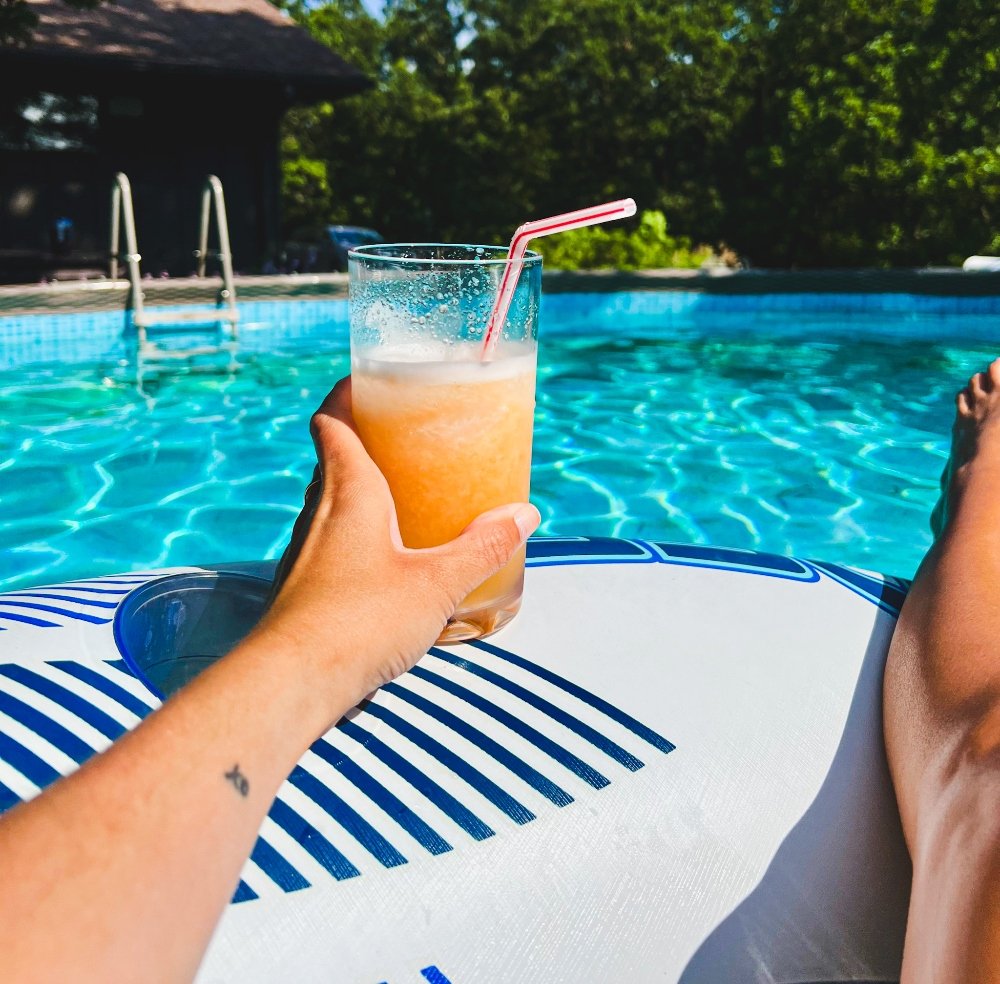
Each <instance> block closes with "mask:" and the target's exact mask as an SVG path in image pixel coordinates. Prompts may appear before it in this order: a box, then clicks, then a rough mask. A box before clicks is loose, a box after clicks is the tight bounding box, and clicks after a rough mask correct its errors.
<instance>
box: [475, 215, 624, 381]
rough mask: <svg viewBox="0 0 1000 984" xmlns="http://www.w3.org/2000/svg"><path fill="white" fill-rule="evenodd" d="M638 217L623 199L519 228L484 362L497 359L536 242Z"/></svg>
mask: <svg viewBox="0 0 1000 984" xmlns="http://www.w3.org/2000/svg"><path fill="white" fill-rule="evenodd" d="M630 215H635V202H634V201H633V200H632V199H631V198H622V199H621V200H620V201H617V202H607V203H606V204H604V205H592V206H591V207H590V208H581V209H577V211H575V212H566V213H564V214H563V215H553V216H552V217H551V218H548V219H536V220H535V221H534V222H525V223H524V225H522V226H518V229H517V232H515V233H514V238H513V239H511V241H510V250H508V252H507V260H508V262H507V264H506V266H505V267H504V271H503V278H502V279H501V281H500V289H499V290H498V291H497V299H496V303H495V304H494V305H493V310H492V312H491V313H490V320H489V322H488V323H487V325H486V337H485V338H484V339H483V350H482V359H483V361H484V362H487V361H489V360H490V359H491V358H493V353H494V351H495V350H496V347H497V342H498V341H499V340H500V333H501V331H503V326H504V324H505V323H506V321H507V312H508V311H509V310H510V302H511V301H512V300H513V299H514V291H515V289H516V288H517V281H518V278H519V277H520V276H521V267H522V266H523V265H524V264H523V263H522V262H521V261H522V260H523V259H524V253H525V250H526V249H527V248H528V243H529V242H531V240H532V239H537V238H538V237H539V236H551V235H552V234H553V233H554V232H568V231H569V230H570V229H582V228H583V227H584V226H591V225H598V224H599V223H601V222H613V221H614V220H615V219H627V218H628V217H629V216H630Z"/></svg>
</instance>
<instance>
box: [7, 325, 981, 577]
mask: <svg viewBox="0 0 1000 984" xmlns="http://www.w3.org/2000/svg"><path fill="white" fill-rule="evenodd" d="M991 320H992V319H989V318H986V317H978V316H953V317H947V316H929V315H914V314H901V315H900V316H899V317H895V318H894V317H893V316H891V315H887V314H885V313H879V314H877V315H875V314H867V313H863V312H858V313H852V314H849V315H843V314H842V315H837V316H831V315H822V314H813V315H809V314H807V313H801V312H788V313H785V314H782V315H780V316H778V315H767V316H764V315H755V316H749V315H741V314H739V313H732V314H725V315H724V314H714V315H711V316H708V317H705V318H698V317H697V316H692V317H687V316H685V317H683V318H664V319H660V320H657V319H652V320H651V319H650V318H648V317H647V318H644V319H638V320H637V321H636V322H635V324H630V323H629V319H628V318H623V317H621V316H616V317H614V318H613V319H610V318H609V319H605V323H603V324H601V323H595V322H594V319H592V318H588V319H586V320H585V321H581V322H579V323H577V322H575V321H574V320H573V318H572V317H571V316H570V317H565V318H556V319H549V320H548V321H546V324H545V328H544V329H543V331H544V337H543V340H542V344H541V350H540V364H539V383H538V408H537V418H536V432H535V452H534V464H533V470H532V497H533V499H534V501H535V502H536V503H537V504H538V506H539V507H540V509H541V511H542V516H543V526H542V532H544V533H550V534H591V535H615V536H625V537H644V538H659V539H671V540H678V541H682V542H689V543H712V544H718V545H724V546H735V547H745V548H755V549H760V550H768V551H773V552H777V553H788V554H796V555H798V556H802V557H813V558H819V559H824V560H831V561H838V562H842V563H847V564H853V565H856V566H862V567H868V568H871V569H876V570H881V571H885V572H887V573H893V574H899V575H903V576H909V575H912V573H913V571H914V570H915V568H916V565H917V564H918V562H919V560H920V557H921V556H922V554H923V552H924V551H925V550H926V548H927V546H928V545H929V543H930V533H929V530H928V526H927V518H928V515H929V512H930V509H931V507H932V505H933V503H934V501H935V499H936V497H937V483H938V476H939V474H940V472H941V468H942V466H943V464H944V461H945V458H946V455H947V446H948V432H949V429H950V423H951V417H952V412H953V410H952V408H953V396H954V393H955V391H956V389H957V388H959V387H960V386H961V385H962V384H963V383H964V382H965V380H966V379H967V377H968V376H969V374H970V373H971V372H973V371H975V370H976V369H979V368H981V367H982V366H984V365H985V364H986V363H987V362H988V361H989V359H990V358H992V355H993V349H992V347H991V346H990V344H989V342H988V340H987V339H988V338H989V337H990V334H991V333H992V332H993V331H994V326H993V324H992V323H991ZM550 321H551V323H550ZM977 339H978V340H977ZM347 368H348V351H347V339H346V333H345V332H344V330H343V324H342V319H341V322H339V323H338V324H337V326H336V327H334V328H331V330H330V332H329V333H328V337H319V336H317V334H316V333H313V334H312V336H311V337H310V339H309V344H308V348H305V347H303V346H302V345H301V344H295V343H293V342H290V343H289V345H288V347H287V348H282V347H281V346H277V347H276V349H275V350H273V351H270V352H266V353H258V354H255V355H252V356H250V357H249V358H248V361H247V364H246V365H245V366H244V367H243V369H242V370H241V371H240V372H238V373H236V374H234V375H224V374H217V375H208V374H194V375H190V374H189V375H184V374H178V375H172V376H169V377H162V378H160V379H159V380H156V381H154V382H153V383H152V384H151V385H150V386H149V387H148V390H147V393H146V394H141V393H139V392H137V390H136V389H135V387H134V385H132V384H130V383H129V382H128V380H127V371H125V370H122V369H120V368H109V367H108V366H106V365H99V364H96V363H82V364H79V365H70V366H63V365H60V366H48V367H46V366H41V367H35V368H31V367H22V368H18V369H11V370H7V371H5V372H0V585H3V586H4V587H14V586H25V585H29V584H37V583H41V582H45V581H54V580H64V579H69V578H73V577H82V576H92V575H95V574H99V573H109V572H114V571H126V570H130V569H132V570H137V569H143V568H149V567H159V566H166V565H182V564H201V563H211V562H216V561H233V560H249V559H259V558H273V557H276V556H278V555H279V554H280V552H281V550H282V548H283V546H284V544H285V542H286V541H287V538H288V535H289V532H290V530H291V526H292V522H293V520H294V518H295V516H296V514H297V510H298V507H299V504H300V503H301V500H302V491H303V488H304V486H305V485H306V483H307V482H308V480H309V476H310V474H311V471H312V467H313V456H312V447H311V444H310V440H309V433H308V421H309V415H310V413H311V412H312V410H313V409H314V408H315V407H316V406H317V405H318V404H319V402H320V401H321V400H322V398H323V396H324V395H325V393H326V392H327V390H328V389H329V388H330V386H331V385H332V384H333V382H334V381H335V380H336V379H337V378H338V377H340V376H341V375H343V374H345V373H346V372H347Z"/></svg>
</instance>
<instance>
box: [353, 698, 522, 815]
mask: <svg viewBox="0 0 1000 984" xmlns="http://www.w3.org/2000/svg"><path fill="white" fill-rule="evenodd" d="M365 711H366V712H367V713H368V714H372V715H374V716H375V717H377V718H379V720H381V721H384V722H385V723H386V724H388V725H389V726H390V727H391V728H394V729H395V730H396V731H398V732H399V733H400V734H401V735H402V736H403V737H404V738H409V739H410V741H412V742H413V744H414V745H416V746H418V747H419V748H422V749H423V750H424V751H425V752H427V754H428V755H432V756H433V757H434V758H436V759H437V760H438V761H439V762H440V763H441V764H442V765H443V766H444V767H445V768H446V769H451V771H452V772H454V773H455V775H457V776H459V777H460V778H462V779H464V780H465V781H466V782H467V783H468V784H469V785H470V786H472V788H473V789H476V790H478V791H479V792H480V793H482V794H483V796H485V797H486V798H487V799H488V800H489V801H490V802H491V803H492V804H493V805H494V806H496V807H497V808H498V809H500V810H502V811H503V812H504V813H506V814H507V816H508V817H510V818H511V820H513V821H514V822H515V823H520V824H524V823H528V822H530V821H531V820H534V819H535V814H534V813H532V812H531V810H529V809H528V808H527V807H526V806H525V805H524V804H523V803H519V802H518V801H517V800H516V799H514V797H513V796H511V795H510V794H509V793H506V792H504V790H502V789H501V788H500V787H499V786H498V785H497V784H496V783H495V782H493V780H492V779H488V778H487V777H486V776H484V775H483V774H482V773H481V772H480V771H479V770H478V769H474V768H473V767H472V766H471V765H469V764H468V762H466V761H465V760H464V759H462V758H459V756H457V755H456V754H455V753H454V752H452V751H450V750H449V749H447V748H445V747H444V745H442V744H441V743H440V742H439V741H435V740H434V739H433V738H431V737H430V736H429V735H425V734H424V733H423V731H421V730H420V729H419V728H415V727H414V726H413V725H412V724H410V722H409V721H406V720H405V719H404V718H401V717H400V716H399V715H398V714H393V712H392V711H389V710H386V709H385V708H384V707H380V706H379V705H378V704H375V703H369V704H367V705H366V707H365Z"/></svg>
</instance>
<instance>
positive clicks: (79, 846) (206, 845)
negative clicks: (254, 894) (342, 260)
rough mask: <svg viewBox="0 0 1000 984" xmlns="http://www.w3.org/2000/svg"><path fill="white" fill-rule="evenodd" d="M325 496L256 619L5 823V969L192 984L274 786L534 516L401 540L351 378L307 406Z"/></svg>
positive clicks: (519, 509) (498, 562)
mask: <svg viewBox="0 0 1000 984" xmlns="http://www.w3.org/2000/svg"><path fill="white" fill-rule="evenodd" d="M312 430H313V438H314V441H315V444H316V449H317V454H318V457H319V461H320V467H321V469H322V472H323V494H322V498H321V500H320V503H319V506H318V508H317V511H316V515H315V517H314V519H313V522H312V524H311V527H310V530H309V533H308V535H307V536H306V539H305V542H304V544H303V546H302V550H301V552H300V554H299V556H298V557H297V559H296V561H295V564H294V566H293V567H292V570H291V571H290V573H289V576H288V579H287V581H286V583H285V586H284V587H283V588H282V590H281V592H280V594H279V595H278V597H277V599H276V600H275V603H274V605H273V606H272V608H271V610H270V611H269V612H268V614H267V616H266V617H265V618H264V620H263V621H262V622H261V624H260V625H259V626H258V627H257V628H256V629H255V630H254V632H253V633H251V635H250V636H248V637H247V639H246V640H244V641H243V642H242V643H241V644H240V645H239V646H237V647H236V649H234V650H233V651H232V652H231V653H229V654H228V655H227V656H225V657H224V658H223V659H221V660H219V662H218V663H216V664H215V665H214V666H213V667H211V668H210V669H209V670H207V671H206V672H205V673H203V674H202V675H201V676H200V677H199V678H198V679H197V680H195V681H194V682H193V683H191V684H190V685H188V686H187V687H186V688H185V689H184V690H183V691H182V692H181V693H179V694H178V695H177V696H176V697H174V698H172V699H171V700H170V701H168V702H167V703H165V704H164V706H163V707H162V708H161V709H160V710H158V711H157V712H156V713H155V714H153V715H151V716H150V717H149V718H148V719H147V720H146V721H145V722H143V724H141V725H140V726H139V727H138V728H137V729H136V730H135V731H134V732H132V733H131V734H129V735H126V736H124V737H123V738H122V739H121V740H119V741H118V742H116V743H115V745H114V746H112V747H111V748H110V749H109V750H108V751H107V752H105V753H104V754H103V755H101V756H98V757H97V758H96V759H94V760H92V761H91V762H89V763H87V764H86V765H85V766H83V767H82V768H81V769H80V770H79V771H78V772H76V773H75V774H74V775H72V776H70V777H69V778H67V779H65V780H62V781H61V782H59V783H57V784H56V785H54V786H53V787H52V788H51V789H49V790H47V791H46V792H45V793H44V794H42V795H41V796H39V797H37V798H36V799H35V800H33V801H31V802H30V803H26V804H24V805H22V806H19V807H16V808H15V809H14V810H12V811H11V812H10V813H9V814H8V815H7V816H6V817H4V818H3V819H2V820H0V871H3V891H2V892H0V978H2V979H4V980H18V981H30V980H42V979H44V980H58V979H65V980H70V979H71V980H74V981H86V980H93V981H101V982H108V981H117V980H126V979H129V980H134V979H136V975H137V974H139V975H140V976H141V977H142V978H143V979H144V980H162V981H180V980H189V979H190V978H191V977H192V976H193V975H194V973H195V971H196V970H197V967H198V964H199V962H200V960H201V956H202V954H203V953H204V950H205V947H206V946H207V944H208V941H209V939H210V937H211V934H212V931H213V929H214V927H215V923H216V922H217V920H218V918H219V916H220V914H221V912H222V910H223V908H224V907H225V905H226V903H227V901H228V900H229V898H230V897H231V895H232V893H233V891H234V889H235V887H236V883H237V880H238V877H239V871H240V869H241V867H242V865H243V863H244V861H245V859H246V857H247V856H248V854H249V853H250V850H251V848H252V847H253V843H254V840H255V838H256V836H257V830H258V828H259V826H260V824H261V822H262V821H263V818H264V816H265V814H266V812H267V810H268V808H269V807H270V805H271V802H272V800H273V798H274V796H275V793H276V792H277V790H278V787H279V786H280V784H281V782H282V781H283V780H284V778H285V777H286V776H287V775H288V773H289V772H290V771H291V769H292V767H293V766H294V764H295V762H296V761H297V760H298V758H299V757H300V756H301V755H302V754H303V753H304V752H305V750H306V749H307V748H308V746H309V745H310V744H311V743H312V741H314V740H315V739H316V738H317V737H319V736H320V735H321V734H323V733H324V732H325V731H327V730H328V729H329V728H330V727H331V726H332V725H333V724H335V723H336V721H337V720H339V718H340V717H341V716H342V715H343V714H344V713H345V712H346V711H347V710H349V709H350V708H351V707H353V706H354V705H355V704H356V703H357V702H358V701H359V700H361V699H362V698H363V697H364V696H365V695H367V694H369V693H371V692H372V691H374V690H376V689H377V688H378V687H379V686H381V685H382V684H383V683H385V682H387V681H388V680H390V679H392V678H393V677H394V676H397V675H398V674H400V673H402V672H404V671H405V670H407V669H408V668H409V667H410V666H412V665H413V664H414V663H415V662H416V660H417V659H418V658H419V657H420V656H421V655H423V653H424V652H426V650H427V647H428V646H430V645H431V644H432V643H433V642H434V640H435V638H436V637H437V635H438V633H439V632H440V630H441V629H442V627H443V626H444V624H445V622H446V620H447V618H448V616H449V615H450V614H451V612H452V611H454V608H455V606H456V605H457V604H458V602H459V601H460V600H461V599H462V598H463V597H464V596H465V595H466V594H467V593H468V592H469V591H470V590H472V589H473V588H474V587H475V586H476V585H478V584H479V583H480V582H482V581H483V580H485V578H486V577H488V576H489V575H491V574H492V573H494V572H495V571H496V570H498V569H499V568H500V567H501V566H502V565H503V564H504V563H505V562H506V561H507V559H508V558H509V557H510V556H511V554H513V552H514V550H516V549H517V548H518V547H519V546H520V545H521V543H523V541H524V539H525V538H526V536H527V535H528V533H529V532H530V531H531V530H532V529H534V527H535V526H536V525H537V523H538V518H539V517H538V513H537V510H535V509H534V507H532V506H528V505H526V504H522V505H513V506H505V507H502V508H500V509H496V510H492V511H491V512H490V513H487V514H485V515H484V516H481V517H480V518H479V519H477V520H475V521H474V522H473V523H472V524H470V526H469V527H468V529H466V531H465V532H464V533H463V534H462V535H461V536H460V537H458V538H457V539H456V540H454V541H452V542H451V543H449V544H446V545H444V546H442V547H436V548H433V549H430V550H420V551H416V550H408V549H406V548H405V547H403V546H402V543H401V540H400V537H399V531H398V527H397V526H396V519H395V511H394V509H393V505H392V498H391V496H390V495H389V490H388V487H387V486H386V484H385V480H384V479H383V478H382V476H381V474H380V473H379V472H378V469H377V468H376V467H375V465H374V464H373V463H372V461H371V459H370V458H369V457H368V455H367V454H366V453H365V451H364V449H363V448H362V446H361V442H360V440H359V439H358V437H357V434H356V432H355V431H354V428H353V423H352V421H351V417H350V384H349V382H348V381H344V382H342V383H340V384H338V386H337V388H336V389H335V390H334V392H333V393H331V395H330V396H329V397H328V398H327V400H326V402H325V403H324V404H323V406H322V407H321V408H320V410H319V411H318V412H317V414H316V415H315V416H314V418H313V424H312Z"/></svg>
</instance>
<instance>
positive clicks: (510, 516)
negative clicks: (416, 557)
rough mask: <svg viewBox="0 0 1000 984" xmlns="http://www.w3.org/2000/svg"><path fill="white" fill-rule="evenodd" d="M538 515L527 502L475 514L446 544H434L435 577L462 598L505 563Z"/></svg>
mask: <svg viewBox="0 0 1000 984" xmlns="http://www.w3.org/2000/svg"><path fill="white" fill-rule="evenodd" d="M541 520H542V517H541V516H540V515H539V512H538V510H537V509H536V508H535V507H534V506H533V505H531V503H528V502H521V503H513V504H512V505H509V506H498V507H497V508H496V509H491V510H489V512H485V513H483V514H482V515H481V516H477V517H476V519H474V520H473V521H472V522H471V523H469V525H468V526H467V527H466V528H465V529H464V530H463V531H462V532H461V533H460V534H459V535H458V536H457V537H455V539H454V540H452V541H451V542H450V543H446V544H444V545H443V546H441V547H435V548H433V550H432V551H429V552H433V553H435V554H437V557H438V563H439V567H438V570H439V576H440V577H441V579H442V580H443V581H444V583H445V584H446V585H447V587H448V588H449V589H451V593H452V594H453V595H454V597H455V598H458V599H461V598H464V597H465V596H466V595H467V594H468V593H469V592H470V591H472V590H473V589H474V588H476V587H478V586H479V585H480V584H482V583H483V581H485V580H486V579H487V578H488V577H490V576H491V575H493V574H496V572H497V571H498V570H500V568H501V567H503V566H504V564H506V563H507V562H508V561H509V560H510V559H511V557H513V556H514V553H515V552H516V551H517V549H518V548H519V547H521V546H522V545H523V544H524V541H525V540H527V539H528V537H529V536H530V535H531V534H532V533H533V532H534V531H535V530H536V529H537V528H538V524H539V523H540V522H541Z"/></svg>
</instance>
